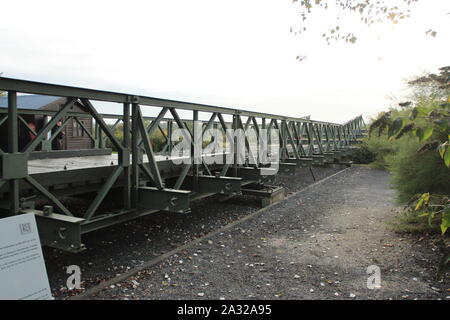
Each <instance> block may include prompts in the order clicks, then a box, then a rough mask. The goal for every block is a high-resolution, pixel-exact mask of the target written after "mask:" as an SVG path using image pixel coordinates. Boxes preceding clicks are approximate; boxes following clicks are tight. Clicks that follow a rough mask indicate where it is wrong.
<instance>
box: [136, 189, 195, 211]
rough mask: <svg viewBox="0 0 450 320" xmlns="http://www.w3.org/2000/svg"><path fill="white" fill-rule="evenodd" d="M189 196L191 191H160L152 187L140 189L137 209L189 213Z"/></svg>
mask: <svg viewBox="0 0 450 320" xmlns="http://www.w3.org/2000/svg"><path fill="white" fill-rule="evenodd" d="M190 194H191V191H187V190H175V189H164V190H160V189H157V188H153V187H140V188H139V203H138V207H139V208H142V209H150V210H161V211H169V212H177V213H186V212H189V211H190V207H189V202H190Z"/></svg>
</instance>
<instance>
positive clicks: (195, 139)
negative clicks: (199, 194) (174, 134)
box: [191, 110, 202, 190]
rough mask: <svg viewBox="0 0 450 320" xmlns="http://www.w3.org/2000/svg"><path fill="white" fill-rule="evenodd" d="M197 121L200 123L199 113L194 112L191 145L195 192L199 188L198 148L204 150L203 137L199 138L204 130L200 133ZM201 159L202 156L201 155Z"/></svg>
mask: <svg viewBox="0 0 450 320" xmlns="http://www.w3.org/2000/svg"><path fill="white" fill-rule="evenodd" d="M197 121H198V111H197V110H193V117H192V144H191V161H192V165H193V175H194V185H193V187H194V190H197V187H198V160H199V159H197V152H196V151H197V150H196V148H202V143H201V141H202V140H201V139H202V138H201V137H198V135H199V134H200V135H201V134H202V129H201V128H200V132H198V129H197ZM198 142H200V145H198ZM200 157H201V154H200Z"/></svg>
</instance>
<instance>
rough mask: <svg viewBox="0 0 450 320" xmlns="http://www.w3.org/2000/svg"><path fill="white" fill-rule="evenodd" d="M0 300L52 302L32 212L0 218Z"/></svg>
mask: <svg viewBox="0 0 450 320" xmlns="http://www.w3.org/2000/svg"><path fill="white" fill-rule="evenodd" d="M0 299H1V300H50V299H53V297H52V294H51V291H50V286H49V282H48V277H47V271H46V269H45V263H44V257H43V255H42V248H41V242H40V240H39V234H38V230H37V226H36V218H35V217H34V214H32V213H28V214H19V215H17V216H13V217H8V218H3V219H0Z"/></svg>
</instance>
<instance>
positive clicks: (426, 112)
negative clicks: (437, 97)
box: [416, 107, 428, 115]
mask: <svg viewBox="0 0 450 320" xmlns="http://www.w3.org/2000/svg"><path fill="white" fill-rule="evenodd" d="M416 109H417V111H418V112H419V113H421V114H423V115H427V114H428V110H427V108H425V107H416Z"/></svg>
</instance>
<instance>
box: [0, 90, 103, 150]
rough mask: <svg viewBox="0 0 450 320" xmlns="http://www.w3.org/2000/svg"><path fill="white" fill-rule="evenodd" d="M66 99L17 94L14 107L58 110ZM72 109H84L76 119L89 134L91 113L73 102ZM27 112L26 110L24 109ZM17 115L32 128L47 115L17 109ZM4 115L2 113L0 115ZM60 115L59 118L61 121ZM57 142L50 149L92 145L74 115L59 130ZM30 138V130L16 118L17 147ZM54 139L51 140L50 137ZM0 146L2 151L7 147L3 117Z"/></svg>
mask: <svg viewBox="0 0 450 320" xmlns="http://www.w3.org/2000/svg"><path fill="white" fill-rule="evenodd" d="M66 102H67V98H61V97H53V96H42V95H19V96H17V108H18V109H23V110H28V111H30V110H49V111H58V110H60V108H61V107H62V106H63V105H64V104H65V103H66ZM6 108H8V98H7V97H6V96H5V97H0V109H3V110H5V111H6ZM73 112H80V113H85V114H86V115H85V116H80V117H78V120H79V121H80V122H81V123H82V124H83V125H84V127H85V128H86V129H87V130H88V131H89V132H90V133H91V134H92V135H93V129H92V128H93V121H92V116H91V115H90V114H89V113H88V112H87V111H86V109H85V107H84V106H83V105H82V104H80V103H78V102H76V103H75V104H74V107H73ZM27 113H29V112H27ZM19 115H20V116H21V117H22V118H23V119H24V121H25V122H26V123H27V124H28V126H30V127H32V128H33V129H34V131H35V132H39V130H40V129H41V128H42V127H43V126H44V124H45V123H46V121H48V120H49V117H48V116H45V115H39V114H22V113H21V112H20V111H19ZM3 117H4V113H2V114H1V115H0V119H2V118H3ZM64 120H65V119H64V118H63V119H62V122H63V123H64ZM61 132H62V135H60V138H62V139H60V142H61V143H60V144H55V143H53V146H52V149H59V150H81V149H91V148H93V147H94V143H93V141H92V139H91V138H90V137H89V135H88V134H87V133H86V132H85V130H83V128H82V126H81V125H80V124H79V123H78V122H77V121H76V120H75V119H74V118H71V119H69V121H68V122H67V123H66V124H65V126H64V128H63V129H62V130H61ZM33 138H34V134H33V133H32V132H31V131H30V130H29V129H28V128H27V127H26V125H25V124H24V123H23V122H22V121H19V149H20V150H22V148H23V147H24V146H25V145H27V143H29V142H30V140H32V139H33ZM54 142H55V141H54ZM0 148H1V149H2V150H4V151H6V150H7V149H8V125H7V121H4V122H3V124H1V125H0ZM36 150H41V146H38V147H37V148H36Z"/></svg>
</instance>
